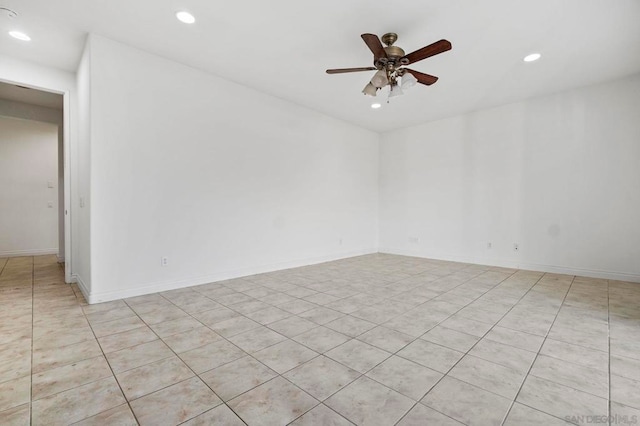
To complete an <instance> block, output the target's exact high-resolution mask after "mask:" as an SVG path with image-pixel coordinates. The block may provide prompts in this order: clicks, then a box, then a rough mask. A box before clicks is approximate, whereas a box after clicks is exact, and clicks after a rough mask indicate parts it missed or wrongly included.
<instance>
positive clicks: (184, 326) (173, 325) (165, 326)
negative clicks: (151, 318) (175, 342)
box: [151, 317, 202, 338]
mask: <svg viewBox="0 0 640 426" xmlns="http://www.w3.org/2000/svg"><path fill="white" fill-rule="evenodd" d="M198 327H202V323H201V322H200V321H198V320H196V319H194V318H192V317H184V318H178V319H175V320H171V321H165V322H160V323H157V324H153V325H152V326H151V329H152V330H153V331H154V332H155V333H156V334H157V335H158V336H160V337H161V338H165V337H167V336H171V335H173V334H177V333H184V332H185V331H189V330H193V329H194V328H198Z"/></svg>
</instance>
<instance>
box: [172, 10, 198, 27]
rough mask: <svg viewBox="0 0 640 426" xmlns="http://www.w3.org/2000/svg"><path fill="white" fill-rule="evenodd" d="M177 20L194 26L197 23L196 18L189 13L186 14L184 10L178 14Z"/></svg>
mask: <svg viewBox="0 0 640 426" xmlns="http://www.w3.org/2000/svg"><path fill="white" fill-rule="evenodd" d="M176 18H178V20H179V21H181V22H184V23H185V24H193V23H194V22H196V18H195V16H193V15H192V14H190V13H189V12H185V11H184V10H182V11H180V12H178V13H176Z"/></svg>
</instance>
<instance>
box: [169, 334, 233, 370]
mask: <svg viewBox="0 0 640 426" xmlns="http://www.w3.org/2000/svg"><path fill="white" fill-rule="evenodd" d="M245 355H246V353H245V352H244V351H242V350H241V349H240V348H238V347H237V346H235V345H232V344H231V343H229V342H227V341H226V340H217V341H215V342H213V343H209V344H208V345H204V346H201V347H199V348H197V349H192V350H190V351H187V352H183V353H181V354H180V358H182V360H183V361H184V362H185V363H186V364H187V365H188V366H189V368H191V369H192V370H193V371H195V372H196V374H200V373H203V372H205V371H208V370H211V369H213V368H216V367H219V366H221V365H223V364H226V363H228V362H231V361H234V360H236V359H238V358H242V357H243V356H245Z"/></svg>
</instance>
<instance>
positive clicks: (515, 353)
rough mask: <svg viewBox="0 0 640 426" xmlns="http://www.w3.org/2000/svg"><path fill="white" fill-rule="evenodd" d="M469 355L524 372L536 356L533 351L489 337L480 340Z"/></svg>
mask: <svg viewBox="0 0 640 426" xmlns="http://www.w3.org/2000/svg"><path fill="white" fill-rule="evenodd" d="M469 355H473V356H475V357H478V358H482V359H484V360H486V361H491V362H493V363H496V364H500V365H502V366H504V367H508V368H511V369H513V370H516V371H519V372H522V373H526V372H527V371H529V368H530V367H531V365H532V364H533V360H534V359H535V357H536V354H535V353H534V352H529V351H525V350H524V349H519V348H516V347H514V346H508V345H505V344H503V343H499V342H496V341H493V340H489V339H482V340H480V341H479V342H478V343H477V344H476V345H475V346H474V347H473V348H472V349H471V350H470V351H469Z"/></svg>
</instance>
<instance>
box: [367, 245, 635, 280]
mask: <svg viewBox="0 0 640 426" xmlns="http://www.w3.org/2000/svg"><path fill="white" fill-rule="evenodd" d="M379 252H380V253H386V254H398V255H402V256H413V257H420V258H424V259H435V260H448V261H452V262H463V263H473V264H476V265H487V266H498V267H502V268H514V269H525V270H530V271H540V272H549V273H554V274H565V275H578V276H581V277H590V278H602V279H606V280H616V281H630V282H637V283H640V274H634V273H626V272H612V271H602V270H598V269H585V268H576V267H571V266H558V265H545V264H539V263H530V262H517V261H512V260H503V259H488V258H479V257H477V258H476V257H468V256H456V255H450V254H443V253H424V252H423V251H418V250H410V249H398V248H391V247H381V248H380V249H379Z"/></svg>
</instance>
